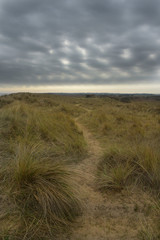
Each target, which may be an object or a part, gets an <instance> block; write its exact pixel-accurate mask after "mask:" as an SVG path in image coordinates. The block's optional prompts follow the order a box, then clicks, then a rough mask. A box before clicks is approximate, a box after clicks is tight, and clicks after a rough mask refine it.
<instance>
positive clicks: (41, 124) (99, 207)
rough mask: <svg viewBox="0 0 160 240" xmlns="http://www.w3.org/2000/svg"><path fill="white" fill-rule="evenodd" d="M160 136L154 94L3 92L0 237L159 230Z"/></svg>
mask: <svg viewBox="0 0 160 240" xmlns="http://www.w3.org/2000/svg"><path fill="white" fill-rule="evenodd" d="M159 144H160V116H159V101H158V99H156V98H155V97H152V96H151V97H139V96H137V97H136V96H134V97H130V96H127V97H126V96H112V95H111V96H109V95H107V96H97V95H89V96H88V95H68V96H65V95H52V94H31V93H17V94H10V95H6V96H1V97H0V167H1V168H0V239H2V240H18V239H25V240H29V239H33V240H38V239H39V240H43V239H46V240H51V239H58V240H61V239H63V240H65V239H68V235H70V239H71V240H72V239H74V240H78V239H86V240H87V239H88V240H89V239H91V238H93V234H95V238H97V239H100V238H104V239H107V238H108V239H140V240H143V239H146V240H157V239H160V225H159V220H160V207H159V206H160V204H159V202H160V193H159V192H160V149H159ZM95 179H96V181H95ZM84 202H85V204H84ZM83 209H84V210H83ZM122 215H123V219H122V221H121V222H120V221H119V219H120V218H122ZM78 216H79V218H78V219H79V220H78V223H79V224H76V218H77V217H78ZM119 222H120V224H119ZM89 234H90V235H89Z"/></svg>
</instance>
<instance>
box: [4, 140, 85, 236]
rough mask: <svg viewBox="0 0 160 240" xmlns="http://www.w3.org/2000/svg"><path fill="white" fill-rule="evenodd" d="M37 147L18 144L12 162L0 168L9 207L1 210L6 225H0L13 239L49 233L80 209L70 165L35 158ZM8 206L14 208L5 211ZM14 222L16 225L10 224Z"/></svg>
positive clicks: (70, 219)
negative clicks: (6, 167)
mask: <svg viewBox="0 0 160 240" xmlns="http://www.w3.org/2000/svg"><path fill="white" fill-rule="evenodd" d="M39 147H40V146H38V145H33V146H26V145H23V144H20V145H19V146H18V149H17V152H16V156H15V159H14V161H13V163H12V164H11V165H10V166H9V167H8V169H6V170H5V171H3V175H4V176H5V177H4V178H3V181H5V188H4V191H3V192H5V194H6V195H7V197H6V199H7V201H8V209H7V208H6V214H4V212H3V215H5V217H4V219H3V220H2V222H3V224H2V225H3V226H4V225H5V224H4V223H5V221H6V228H5V227H4V229H1V231H0V232H1V233H0V234H1V236H4V234H5V235H6V237H7V236H9V235H12V237H17V238H15V239H19V238H21V239H41V238H40V237H41V235H42V234H43V235H46V236H48V235H51V236H52V235H53V234H54V233H55V232H56V231H57V230H58V229H59V228H61V227H62V226H64V225H66V226H68V225H69V224H70V223H71V222H72V221H73V220H74V219H75V217H76V216H77V215H79V214H80V213H81V204H80V200H79V197H78V196H79V194H78V191H77V186H76V185H75V179H74V173H73V171H72V169H69V167H66V166H65V165H64V164H62V163H57V162H53V161H52V162H50V161H48V160H47V159H37V158H36V153H37V152H38V151H39V149H38V148H39ZM6 206H7V205H6ZM9 208H11V209H14V211H13V210H12V212H10V213H9V214H7V212H8V210H9ZM14 212H15V214H14ZM17 213H18V214H17ZM12 214H13V216H12ZM14 217H15V219H14ZM11 219H12V221H11ZM8 222H10V224H7V223H8ZM14 222H17V225H16V226H14V228H12V224H13V225H14ZM37 228H38V231H37ZM33 236H34V238H33ZM4 239H5V238H4Z"/></svg>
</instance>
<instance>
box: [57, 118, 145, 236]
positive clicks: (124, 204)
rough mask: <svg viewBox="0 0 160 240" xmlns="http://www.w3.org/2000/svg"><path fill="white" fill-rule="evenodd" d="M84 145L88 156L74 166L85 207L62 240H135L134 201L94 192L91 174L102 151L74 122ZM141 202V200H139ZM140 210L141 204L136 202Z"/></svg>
mask: <svg viewBox="0 0 160 240" xmlns="http://www.w3.org/2000/svg"><path fill="white" fill-rule="evenodd" d="M76 124H77V126H78V128H79V129H80V130H81V131H83V135H84V138H85V140H86V142H87V143H88V156H87V157H86V158H85V159H84V160H83V161H82V162H80V163H79V164H77V165H76V170H77V171H78V172H80V173H81V176H80V178H79V180H78V181H79V184H80V186H81V188H82V190H83V191H82V197H83V200H84V203H85V207H84V211H83V214H82V216H80V217H79V218H78V220H77V223H75V224H74V227H73V229H71V232H70V233H68V234H67V236H66V235H65V236H63V238H62V240H120V239H121V240H122V239H124V240H133V239H134V240H137V237H136V235H137V223H138V221H139V217H140V216H139V214H138V213H137V212H135V211H134V208H135V204H134V202H136V203H137V197H135V201H134V195H133V194H131V195H126V194H123V193H112V192H110V193H108V194H105V195H103V194H102V193H100V192H99V191H97V190H96V183H95V174H96V169H97V164H98V162H99V160H100V156H101V154H102V151H103V149H102V148H101V147H100V145H99V143H98V141H97V140H96V139H95V137H94V136H93V135H92V134H91V133H90V132H89V131H88V129H86V127H85V126H84V125H82V124H81V123H79V121H78V120H76ZM142 201H143V200H142ZM139 204H140V206H139V207H141V202H139Z"/></svg>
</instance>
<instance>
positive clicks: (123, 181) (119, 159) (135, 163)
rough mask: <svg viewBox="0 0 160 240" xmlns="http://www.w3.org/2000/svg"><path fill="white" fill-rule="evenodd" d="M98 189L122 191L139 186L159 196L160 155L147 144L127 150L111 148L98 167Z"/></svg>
mask: <svg viewBox="0 0 160 240" xmlns="http://www.w3.org/2000/svg"><path fill="white" fill-rule="evenodd" d="M97 184H98V187H99V189H103V190H104V189H122V188H124V187H126V186H128V185H130V184H137V185H138V184H140V185H141V186H143V187H144V186H145V187H146V188H148V189H150V190H151V191H153V190H154V191H155V192H156V193H157V194H159V190H160V187H159V186H160V153H159V151H158V150H157V149H156V148H153V147H151V146H149V145H148V144H146V145H145V144H144V145H140V146H138V147H137V146H136V147H133V148H132V149H131V148H128V149H127V146H126V148H123V149H122V148H120V147H119V148H117V147H116V148H111V149H110V150H109V151H108V152H106V153H105V154H104V155H103V158H102V160H101V161H100V163H99V165H98V173H97Z"/></svg>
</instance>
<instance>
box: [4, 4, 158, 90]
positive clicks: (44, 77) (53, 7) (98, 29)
mask: <svg viewBox="0 0 160 240" xmlns="http://www.w3.org/2000/svg"><path fill="white" fill-rule="evenodd" d="M159 26H160V1H159V0H152V1H150V0H141V1H139V0H130V1H128V0H81V1H78V0H65V1H62V0H46V1H44V0H14V1H13V0H0V53H1V54H0V83H1V84H11V85H26V86H27V85H28V86H29V85H31V84H32V85H52V84H59V85H61V84H66V85H67V84H90V83H91V84H116V83H118V84H120V83H141V82H142V83H145V82H146V83H151V82H152V81H157V82H158V81H159V77H160V73H159V72H158V69H159V67H160V28H159Z"/></svg>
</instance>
